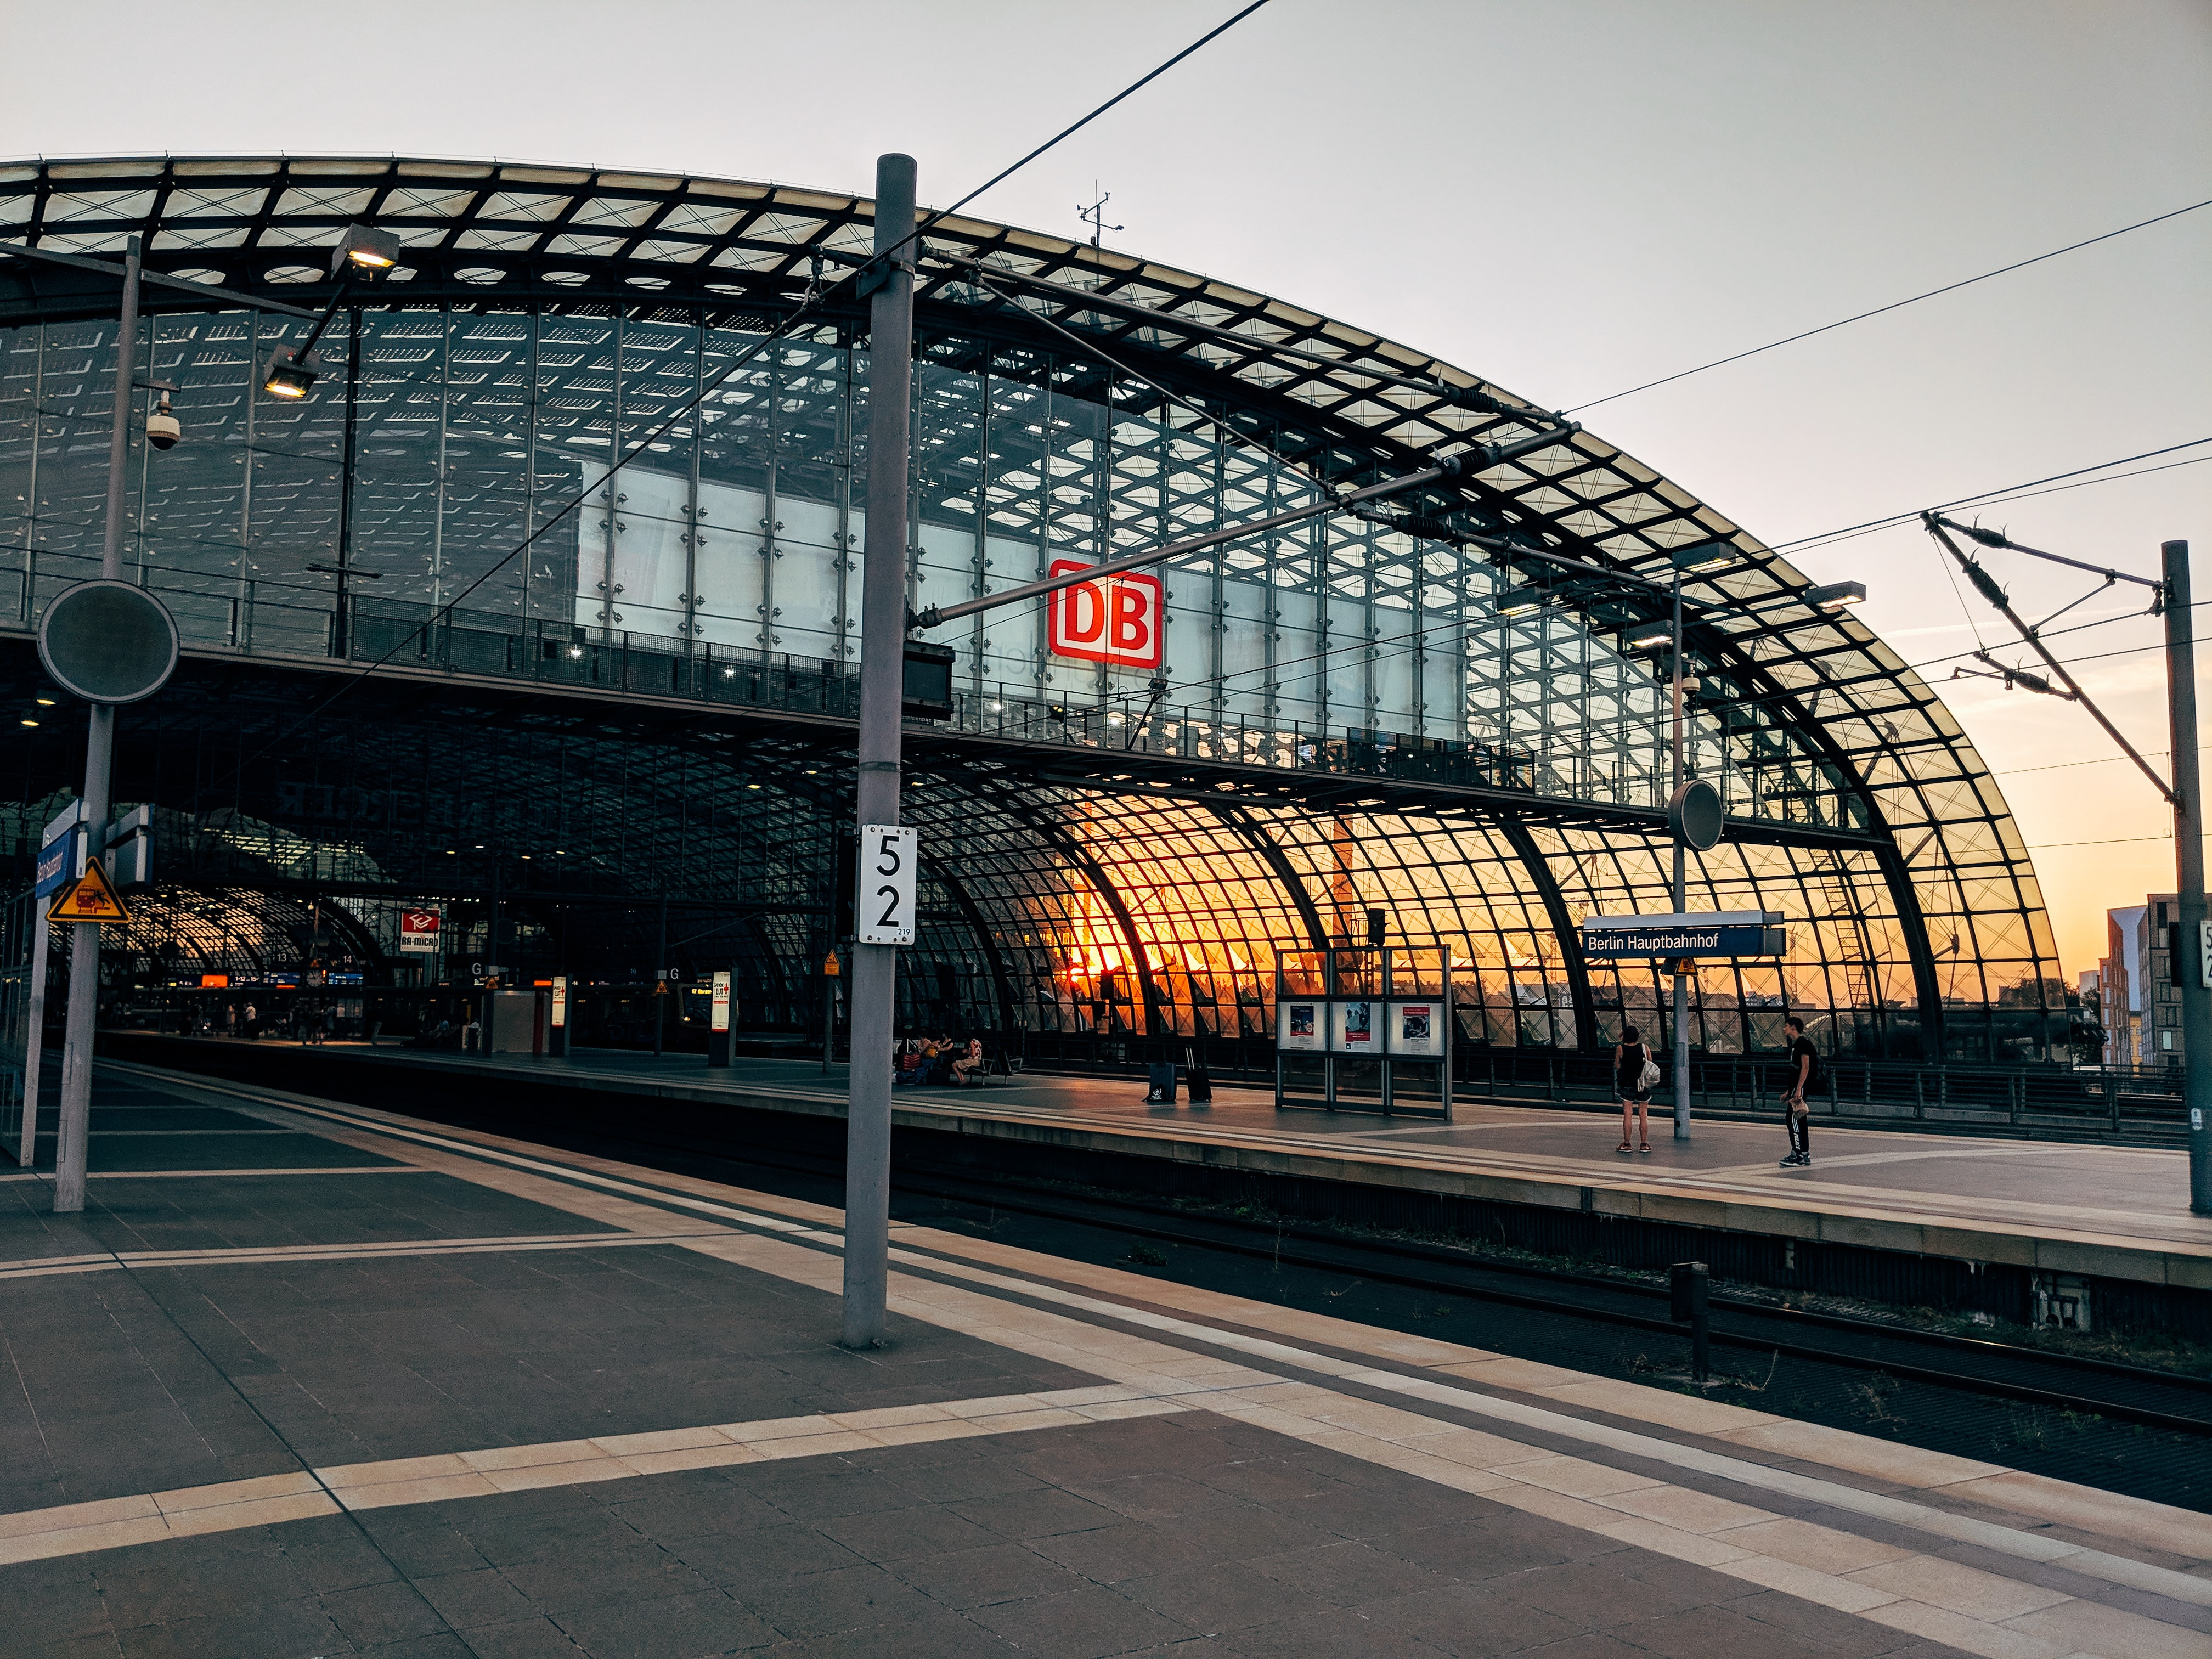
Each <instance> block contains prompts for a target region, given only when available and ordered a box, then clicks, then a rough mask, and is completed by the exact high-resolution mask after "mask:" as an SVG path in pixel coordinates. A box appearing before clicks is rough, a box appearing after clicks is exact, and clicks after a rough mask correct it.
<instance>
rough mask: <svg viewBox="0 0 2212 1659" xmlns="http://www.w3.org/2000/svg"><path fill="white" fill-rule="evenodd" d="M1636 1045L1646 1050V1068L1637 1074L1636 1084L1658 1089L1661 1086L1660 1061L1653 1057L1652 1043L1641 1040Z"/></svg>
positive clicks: (1644, 1087) (1640, 1087)
mask: <svg viewBox="0 0 2212 1659" xmlns="http://www.w3.org/2000/svg"><path fill="white" fill-rule="evenodd" d="M1636 1046H1637V1047H1638V1048H1641V1049H1643V1050H1644V1069H1643V1070H1642V1071H1640V1072H1638V1073H1637V1074H1636V1086H1637V1087H1638V1088H1639V1089H1656V1088H1657V1087H1658V1086H1659V1062H1658V1061H1657V1060H1654V1059H1652V1058H1651V1045H1650V1043H1648V1042H1639V1043H1638V1044H1637V1045H1636Z"/></svg>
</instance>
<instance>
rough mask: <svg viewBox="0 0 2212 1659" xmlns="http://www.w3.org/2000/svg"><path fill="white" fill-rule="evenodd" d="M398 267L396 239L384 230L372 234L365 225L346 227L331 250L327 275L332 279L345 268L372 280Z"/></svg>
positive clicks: (370, 229) (397, 244) (373, 230)
mask: <svg viewBox="0 0 2212 1659" xmlns="http://www.w3.org/2000/svg"><path fill="white" fill-rule="evenodd" d="M398 263H399V239H398V237H397V236H395V235H393V234H392V233H391V232H390V231H388V230H375V229H372V228H370V227H368V226H367V225H348V226H347V227H346V228H345V234H344V235H343V236H341V237H339V238H338V245H337V246H336V247H335V248H333V249H331V276H337V275H338V274H339V272H340V271H342V270H344V269H345V268H346V267H347V266H348V265H351V266H353V267H354V268H355V269H356V270H361V271H362V272H365V273H366V274H368V275H369V276H379V275H380V274H382V273H383V272H385V271H387V270H391V269H392V266H394V265H396V264H398Z"/></svg>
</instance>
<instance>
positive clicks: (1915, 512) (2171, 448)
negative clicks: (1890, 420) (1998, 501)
mask: <svg viewBox="0 0 2212 1659" xmlns="http://www.w3.org/2000/svg"><path fill="white" fill-rule="evenodd" d="M2206 444H2212V438H2191V440H2190V441H2188V442H2187V443H2185V444H2168V445H2166V447H2165V448H2163V449H2146V450H2145V451H2143V453H2142V454H2140V455H2123V456H2121V457H2120V459H2118V460H2116V461H2105V462H2102V463H2100V465H2096V466H2077V467H2075V469H2074V470H2073V471H2071V472H2054V473H2052V474H2051V476H2050V477H2047V478H2030V479H2029V480H2028V481H2027V483H2016V484H2005V485H2002V487H2000V488H1998V489H1984V490H1980V491H1978V492H1977V493H1976V494H1974V495H1961V496H1960V497H1959V498H1958V499H1957V500H1955V501H1937V502H1936V504H1935V505H1934V506H1933V507H1914V508H1912V509H1911V511H1910V512H1907V513H1890V514H1888V515H1887V517H1884V518H1880V519H1869V520H1867V521H1866V522H1865V523H1863V524H1851V525H1845V526H1844V527H1843V528H1842V529H1840V530H1822V531H1818V532H1814V534H1812V535H1810V536H1800V537H1798V538H1796V540H1794V541H1787V542H1774V543H1771V544H1769V545H1768V548H1767V551H1768V552H1770V553H1779V552H1781V551H1782V550H1784V548H1790V547H1803V546H1805V545H1806V544H1808V543H1809V542H1827V541H1841V540H1843V539H1844V538H1845V537H1847V536H1854V535H1857V534H1859V533H1860V532H1863V531H1869V530H1886V529H1887V528H1888V527H1889V526H1892V525H1894V524H1904V523H1906V522H1907V521H1909V520H1913V519H1917V518H1918V517H1919V516H1920V515H1921V513H1923V512H1930V513H1941V512H1943V511H1944V510H1946V509H1947V508H1949V507H1971V506H1973V505H1975V504H1977V503H1979V504H1982V505H1984V506H1987V505H1990V504H1991V503H1990V501H1989V498H1990V496H1992V495H2011V494H2012V493H2013V492H2014V491H2015V490H2027V489H2035V488H2036V486H2038V485H2039V484H2047V483H2058V482H2059V481H2060V480H2061V479H2063V478H2078V477H2081V476H2082V475H2083V474H2085V473H2089V472H2104V471H2109V470H2110V469H2112V468H2113V467H2116V466H2126V465H2129V464H2130V462H2134V461H2148V460H2149V459H2152V458H2153V457H2154V456H2159V455H2172V454H2174V453H2177V452H2179V451H2181V450H2184V449H2198V448H2202V447H2203V446H2204V445H2206ZM2143 470H2144V471H2147V472H2157V471H2164V469H2163V468H2160V467H2146V468H2144V469H2143ZM2126 476H2128V477H2137V476H2139V475H2137V474H2134V473H2130V474H2128V475H2126ZM2091 482H2092V483H2104V482H2105V481H2104V480H2103V479H2101V478H2097V479H2092V480H2091Z"/></svg>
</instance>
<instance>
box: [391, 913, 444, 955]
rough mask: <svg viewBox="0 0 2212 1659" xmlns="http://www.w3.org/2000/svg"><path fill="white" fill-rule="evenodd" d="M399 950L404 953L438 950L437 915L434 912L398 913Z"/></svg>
mask: <svg viewBox="0 0 2212 1659" xmlns="http://www.w3.org/2000/svg"><path fill="white" fill-rule="evenodd" d="M399 948H400V949H401V950H402V951H410V952H411V951H422V952H425V953H428V952H433V951H436V950H437V948H438V913H437V912H436V911H435V910H402V911H401V912H400V913H399Z"/></svg>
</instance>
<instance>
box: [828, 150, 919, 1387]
mask: <svg viewBox="0 0 2212 1659" xmlns="http://www.w3.org/2000/svg"><path fill="white" fill-rule="evenodd" d="M914 186H915V163H914V158H913V157H912V156H910V155H884V156H879V157H878V158H877V161H876V247H875V252H876V257H877V258H878V259H883V260H886V261H888V262H890V269H889V270H887V271H886V272H885V273H884V283H883V286H882V287H880V288H878V289H876V291H875V298H874V301H873V309H872V313H871V315H870V318H869V335H868V522H867V528H866V540H865V542H864V544H863V548H864V551H865V554H866V568H864V570H863V571H862V573H861V577H860V767H859V781H858V787H857V789H856V791H855V793H856V795H857V800H856V802H855V805H857V807H858V809H859V812H858V816H859V822H860V824H862V825H866V824H871V823H884V824H895V823H897V822H898V821H899V704H900V702H901V694H902V690H903V683H904V680H905V677H906V564H907V547H906V516H907V447H908V435H907V406H908V400H909V398H911V395H912V382H913V376H914V274H913V264H914V255H915V248H914V246H913V240H912V239H913V235H914V222H915V221H914ZM897 994H898V948H897V947H896V945H862V944H860V943H859V942H858V941H855V942H854V945H853V990H852V1008H851V1015H850V1018H851V1021H852V1052H851V1054H850V1056H849V1060H848V1065H847V1067H846V1076H847V1079H848V1105H847V1107H846V1115H845V1321H844V1339H843V1340H844V1343H845V1346H847V1347H848V1348H872V1347H877V1346H881V1345H882V1343H883V1340H884V1299H885V1296H886V1293H887V1292H886V1285H887V1281H888V1279H889V1277H890V1173H891V1170H890V1165H891V1042H892V1021H893V1013H894V1007H895V1001H896V996H897Z"/></svg>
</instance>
